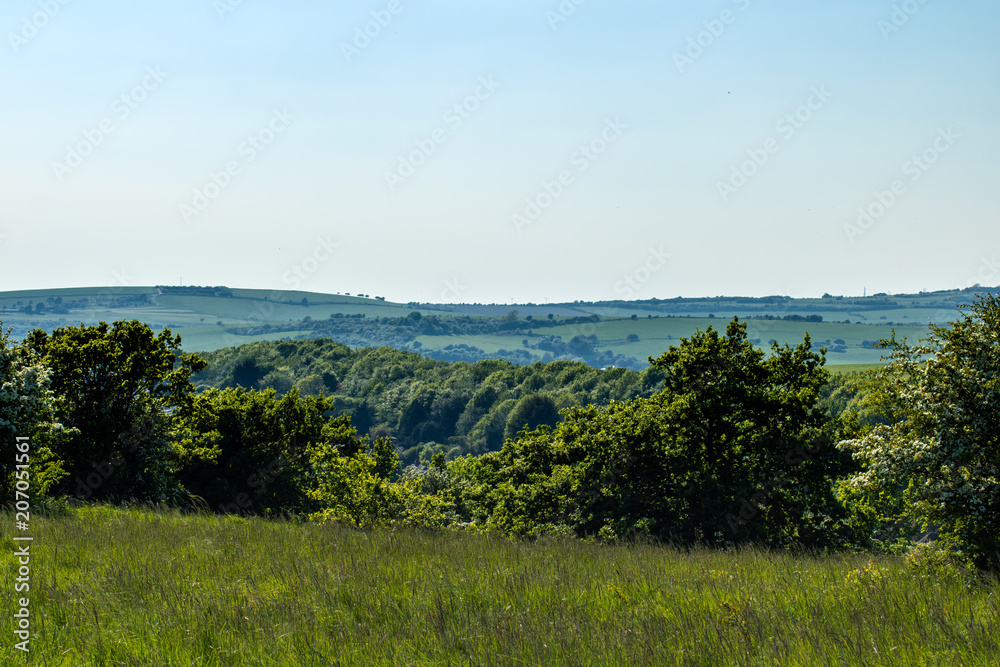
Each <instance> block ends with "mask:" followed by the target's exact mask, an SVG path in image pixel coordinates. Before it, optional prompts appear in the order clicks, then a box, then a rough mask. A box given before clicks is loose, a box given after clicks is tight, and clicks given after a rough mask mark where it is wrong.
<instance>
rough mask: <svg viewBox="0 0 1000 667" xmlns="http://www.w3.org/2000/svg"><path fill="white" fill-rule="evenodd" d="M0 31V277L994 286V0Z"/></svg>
mask: <svg viewBox="0 0 1000 667" xmlns="http://www.w3.org/2000/svg"><path fill="white" fill-rule="evenodd" d="M577 2H579V4H576V3H577ZM0 28H2V32H3V35H4V40H3V44H0V80H2V81H3V82H4V85H3V86H2V87H0V95H2V98H0V121H2V122H0V137H2V140H0V183H2V185H0V197H2V199H0V203H2V207H0V267H2V269H0V271H2V273H0V276H2V282H0V289H30V288H45V287H70V286H90V285H112V284H113V285H120V284H123V283H126V284H131V285H150V284H164V283H167V284H176V283H177V282H178V281H181V280H182V281H183V282H184V283H185V284H212V285H217V284H225V285H229V286H231V287H260V288H279V289H281V288H289V289H290V288H296V289H305V290H310V291H320V292H349V293H352V294H355V293H366V294H372V295H376V294H377V295H382V296H385V297H386V298H388V299H390V300H397V301H410V300H419V301H432V302H434V301H467V302H504V303H506V302H508V301H511V300H513V301H521V302H525V301H532V302H538V303H541V302H545V301H550V302H551V301H565V300H574V299H586V300H591V299H613V298H635V299H646V298H654V297H656V298H670V297H674V296H706V295H707V296H712V295H720V294H729V295H732V294H741V295H768V294H787V295H791V296H819V295H821V294H822V293H824V292H830V293H833V294H860V293H861V292H862V290H864V289H867V291H868V293H872V292H876V291H887V292H902V291H917V290H922V289H928V290H934V289H946V288H953V287H964V286H967V285H969V284H971V283H974V282H981V283H983V284H988V285H997V284H1000V264H998V262H997V259H998V258H1000V224H998V222H1000V187H998V182H1000V178H998V177H1000V160H998V159H997V157H998V148H1000V5H998V4H997V3H996V2H986V1H979V2H974V1H971V0H970V1H956V2H944V1H943V0H925V1H924V2H921V1H920V0H907V1H906V2H895V3H893V2H877V1H872V0H868V1H865V2H861V1H856V0H847V1H844V2H837V3H835V4H834V3H830V2H819V1H812V0H794V1H792V0H787V1H778V2H767V3H765V2H759V1H756V0H738V1H732V0H718V1H715V2H698V3H695V2H683V3H682V2H648V1H642V0H639V1H635V2H618V3H611V2H600V1H598V0H585V1H583V2H580V0H565V1H563V2H560V1H559V0H546V1H538V2H535V1H530V2H529V1H518V2H510V1H508V2H498V1H497V2H458V1H457V0H455V1H451V2H445V1H443V0H438V1H434V0H430V1H425V2H419V3H418V2H408V1H406V0H382V1H376V2H352V3H324V2H318V1H315V0H299V1H291V2H283V3H280V4H279V3H277V2H265V0H242V2H239V1H238V0H158V1H149V2H143V3H127V2H121V1H119V2H111V1H110V0H32V1H23V0H7V1H6V2H5V3H4V5H3V9H2V10H0ZM366 31H367V33H368V34H367V35H366V34H365V33H366ZM862 213H864V214H865V215H862Z"/></svg>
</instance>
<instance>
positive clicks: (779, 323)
mask: <svg viewBox="0 0 1000 667" xmlns="http://www.w3.org/2000/svg"><path fill="white" fill-rule="evenodd" d="M987 291H1000V288H984V287H979V286H976V287H971V288H967V289H963V290H944V291H938V292H921V293H918V294H894V295H890V294H874V295H872V296H865V297H846V296H834V295H829V294H828V295H824V296H823V297H822V298H814V299H795V298H792V297H787V296H767V297H735V296H719V297H694V298H688V297H677V298H673V299H646V300H642V301H575V302H572V303H556V304H535V303H525V304H514V305H509V304H478V303H475V304H467V303H460V304H430V303H416V302H411V303H405V304H404V303H395V302H391V301H387V300H385V299H384V298H383V297H381V296H375V297H371V296H369V295H350V294H323V293H317V292H303V291H286V290H251V289H238V288H229V287H225V286H165V285H160V286H152V287H92V288H65V289H48V290H22V291H16V292H0V321H2V322H3V325H4V327H11V328H12V329H13V332H14V335H15V336H16V337H19V338H20V337H23V336H24V335H25V334H26V333H27V332H28V331H30V330H32V329H35V328H39V329H44V330H47V331H51V330H52V329H54V328H56V327H59V326H67V325H73V324H80V323H86V324H95V323H97V322H99V321H102V320H103V321H108V322H111V321H115V320H121V319H133V318H134V319H138V320H141V321H143V322H146V323H147V324H149V325H150V326H151V327H153V328H155V329H160V328H163V327H167V328H169V329H171V330H172V331H174V332H175V333H179V334H180V335H181V336H182V337H183V341H184V347H185V349H187V350H189V351H206V352H207V351H212V350H217V349H220V348H225V347H233V346H238V345H241V344H244V343H249V342H254V341H260V340H296V339H310V338H331V339H333V340H336V341H338V342H342V343H345V344H347V345H350V346H352V347H369V346H379V345H389V346H391V347H395V348H397V349H406V350H414V351H419V352H420V353H422V354H424V355H426V356H430V357H434V358H437V359H444V360H465V361H475V360H478V359H483V358H500V359H507V360H510V361H513V362H515V363H530V362H532V361H542V360H545V361H548V360H553V359H574V360H580V361H586V362H587V363H590V364H591V365H594V366H600V367H603V366H631V367H633V368H637V369H638V368H642V367H644V366H645V365H646V358H647V357H648V356H658V355H659V354H660V353H662V352H663V351H664V350H666V349H667V348H669V347H670V345H671V344H675V343H676V342H677V340H678V339H679V338H681V337H684V336H688V335H690V334H691V333H692V332H693V331H694V330H695V329H696V328H705V327H707V326H709V325H714V326H716V327H719V326H724V323H725V321H727V320H729V319H731V318H732V317H733V316H737V317H740V318H741V319H747V320H748V321H749V331H750V335H751V337H752V338H754V339H755V342H757V343H758V344H760V345H761V346H764V347H767V346H768V344H769V342H770V341H772V340H776V341H777V342H779V343H784V342H789V343H792V344H795V343H798V342H801V340H802V336H803V334H804V333H805V332H806V331H808V332H809V333H810V335H811V337H812V340H813V342H814V344H816V345H817V346H820V345H822V346H826V347H827V348H828V349H829V353H828V355H827V356H828V360H829V363H831V364H871V363H877V362H879V360H880V358H881V352H880V351H879V350H878V349H876V348H874V347H873V343H874V342H875V341H877V340H878V339H879V338H882V337H885V336H887V335H888V334H889V332H890V329H891V328H900V327H905V328H904V329H903V330H902V331H901V334H902V335H905V336H907V337H908V338H911V339H912V338H919V337H920V336H922V335H923V333H924V330H923V328H924V327H925V326H926V325H927V324H928V323H931V322H934V323H942V322H947V321H950V320H952V319H953V318H954V317H955V314H956V308H957V306H958V305H960V304H962V303H967V302H969V301H971V300H972V299H973V297H974V295H975V294H977V293H980V292H987Z"/></svg>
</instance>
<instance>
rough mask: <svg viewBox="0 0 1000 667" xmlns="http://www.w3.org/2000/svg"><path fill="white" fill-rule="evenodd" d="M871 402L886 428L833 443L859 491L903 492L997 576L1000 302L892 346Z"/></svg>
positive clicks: (976, 306) (918, 512) (919, 513)
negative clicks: (851, 465)
mask: <svg viewBox="0 0 1000 667" xmlns="http://www.w3.org/2000/svg"><path fill="white" fill-rule="evenodd" d="M885 344H886V345H887V346H888V347H890V348H891V350H892V352H891V355H890V363H889V364H888V365H887V366H886V367H885V368H883V369H882V370H881V371H879V373H878V378H877V384H876V387H877V389H876V391H875V392H874V394H873V395H872V400H873V401H874V403H875V404H876V406H877V407H878V408H879V409H880V410H881V413H882V414H883V415H886V416H888V417H889V422H890V423H888V424H880V425H876V426H872V427H870V428H869V429H867V430H865V431H863V432H862V433H861V434H860V435H859V436H858V437H857V438H856V439H853V440H847V441H843V442H841V443H839V445H838V446H839V447H841V448H842V449H846V450H849V451H851V452H852V454H853V456H854V458H855V459H857V460H859V461H860V462H861V464H862V470H861V472H859V473H857V474H856V475H854V476H853V477H852V478H851V479H850V480H848V483H849V484H850V485H851V486H852V487H854V489H856V490H858V491H860V492H874V493H886V492H893V493H901V494H902V496H903V497H904V499H905V501H906V503H907V507H908V511H909V513H910V514H911V516H913V517H916V518H917V519H919V520H921V521H922V522H923V523H924V524H925V525H935V526H937V527H938V528H939V530H940V532H941V536H942V538H943V539H944V540H945V543H946V544H950V545H951V546H954V547H957V548H958V549H959V550H960V552H961V553H962V554H964V555H965V556H966V557H968V558H969V560H970V561H971V562H973V563H974V564H975V565H976V566H977V567H980V568H983V569H992V570H1000V299H998V297H996V296H993V295H985V296H983V297H980V298H979V299H977V301H976V302H975V303H973V304H972V305H971V306H963V307H962V312H961V316H960V319H959V320H958V321H956V322H953V323H951V324H949V325H947V326H937V325H932V326H931V327H930V334H929V335H928V337H927V338H925V339H923V340H921V341H920V344H918V345H909V344H907V343H906V341H905V340H904V341H902V342H900V341H897V340H895V336H894V337H893V338H892V339H890V340H889V341H885Z"/></svg>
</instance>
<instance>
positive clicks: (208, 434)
mask: <svg viewBox="0 0 1000 667" xmlns="http://www.w3.org/2000/svg"><path fill="white" fill-rule="evenodd" d="M331 404H332V400H331V399H328V398H323V397H319V396H305V397H303V396H300V395H299V393H298V390H297V389H292V390H291V391H289V392H288V393H287V394H285V395H284V396H281V397H280V398H279V397H278V396H277V395H276V394H275V392H274V390H273V389H268V390H265V391H248V390H246V389H243V388H242V387H238V388H235V389H233V388H229V389H223V390H217V389H212V390H209V391H206V392H202V393H201V394H198V396H197V397H195V399H194V402H193V405H192V407H191V409H190V410H188V411H186V412H185V414H184V415H183V416H182V417H181V418H180V419H179V420H178V424H177V427H176V431H175V437H176V441H177V450H178V453H179V455H180V458H181V465H180V469H179V470H178V473H177V477H178V480H179V481H180V482H181V483H182V484H183V485H184V487H185V489H186V490H187V491H189V492H191V493H194V494H196V495H198V496H200V497H201V498H203V499H204V500H205V502H206V503H208V505H209V507H211V508H212V509H213V510H215V511H220V512H228V513H255V514H279V513H294V512H305V511H309V510H311V509H313V507H312V505H311V503H310V502H309V499H308V498H307V496H306V491H307V489H308V485H309V484H310V476H311V472H310V463H309V457H308V449H309V447H311V446H313V445H316V444H319V443H324V442H331V441H332V442H335V443H336V444H338V445H340V446H344V445H350V446H353V440H349V439H344V438H343V437H341V436H342V433H341V432H340V431H341V426H342V425H343V424H350V420H349V418H347V417H340V418H337V419H329V418H327V417H325V416H324V415H325V413H326V412H327V411H328V410H329V409H330V407H331Z"/></svg>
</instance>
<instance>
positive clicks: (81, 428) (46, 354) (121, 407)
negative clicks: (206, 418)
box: [25, 320, 205, 500]
mask: <svg viewBox="0 0 1000 667" xmlns="http://www.w3.org/2000/svg"><path fill="white" fill-rule="evenodd" d="M25 345H26V346H27V347H29V348H30V349H31V350H32V351H33V352H35V353H37V354H38V355H39V356H40V357H41V360H42V362H43V363H44V364H45V365H46V366H47V367H48V368H49V369H50V371H51V387H52V391H53V392H54V393H55V395H56V396H57V397H58V399H57V410H56V414H57V418H58V419H59V421H61V422H62V423H63V424H65V425H66V426H68V427H73V428H75V429H76V432H74V433H73V434H72V435H71V436H70V437H69V438H68V440H67V442H66V443H64V445H63V446H61V447H60V449H59V450H58V451H57V454H58V455H59V457H60V458H61V459H62V460H63V462H64V465H65V469H66V472H67V473H68V477H67V478H66V480H64V481H63V482H62V483H61V484H60V486H59V487H58V488H57V490H58V491H59V492H61V493H67V494H73V493H75V494H77V495H82V496H84V497H94V498H135V499H143V500H166V499H168V498H170V497H176V496H177V494H179V493H180V491H181V490H180V487H179V486H178V485H177V483H176V481H175V480H174V479H173V472H174V470H175V465H174V464H175V463H176V459H175V457H174V449H173V444H172V442H171V440H170V435H169V430H170V425H171V422H172V421H173V419H174V418H176V416H177V415H178V414H180V413H182V412H183V411H184V410H186V409H187V408H189V407H190V405H191V402H192V400H193V394H194V385H192V384H191V375H192V373H194V372H196V371H198V370H201V369H202V368H204V366H205V361H204V360H202V359H201V358H199V357H197V356H195V355H190V354H182V353H180V345H181V338H180V336H175V335H172V334H171V332H170V330H169V329H164V330H163V331H161V332H160V333H159V334H155V333H154V332H153V330H152V329H150V328H149V326H147V325H146V324H143V323H141V322H139V321H137V320H131V321H119V322H115V323H114V324H113V325H111V326H109V325H108V324H107V323H105V322H101V323H100V324H98V325H96V326H87V325H80V326H78V327H60V328H58V329H56V330H55V331H53V332H52V333H51V334H47V333H45V332H44V331H40V330H35V331H33V332H31V333H30V334H29V335H28V337H27V339H26V341H25Z"/></svg>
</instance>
